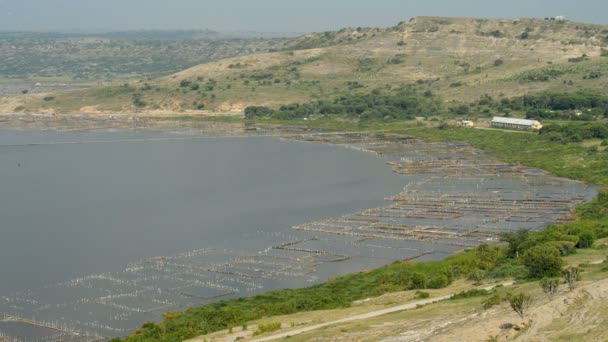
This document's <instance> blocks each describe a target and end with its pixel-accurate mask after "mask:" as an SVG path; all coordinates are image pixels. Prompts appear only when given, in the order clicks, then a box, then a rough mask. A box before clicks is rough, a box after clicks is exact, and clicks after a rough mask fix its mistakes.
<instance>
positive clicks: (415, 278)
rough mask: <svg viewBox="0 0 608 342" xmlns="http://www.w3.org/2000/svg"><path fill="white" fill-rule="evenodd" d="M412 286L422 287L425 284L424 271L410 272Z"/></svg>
mask: <svg viewBox="0 0 608 342" xmlns="http://www.w3.org/2000/svg"><path fill="white" fill-rule="evenodd" d="M411 281H412V287H413V288H415V289H424V288H425V287H426V286H427V283H428V278H427V276H426V274H424V273H418V272H416V273H414V274H412V279H411Z"/></svg>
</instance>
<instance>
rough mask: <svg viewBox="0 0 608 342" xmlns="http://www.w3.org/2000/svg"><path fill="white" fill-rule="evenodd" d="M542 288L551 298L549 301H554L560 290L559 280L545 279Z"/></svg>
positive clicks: (541, 282)
mask: <svg viewBox="0 0 608 342" xmlns="http://www.w3.org/2000/svg"><path fill="white" fill-rule="evenodd" d="M539 285H540V288H541V289H542V290H543V292H544V293H545V294H546V295H547V297H549V300H551V299H553V296H555V294H556V293H557V291H558V290H559V279H556V278H543V279H542V280H541V281H540V283H539Z"/></svg>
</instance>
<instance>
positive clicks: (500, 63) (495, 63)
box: [494, 59, 505, 66]
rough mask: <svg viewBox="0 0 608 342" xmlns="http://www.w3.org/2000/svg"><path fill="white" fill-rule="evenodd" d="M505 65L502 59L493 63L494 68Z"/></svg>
mask: <svg viewBox="0 0 608 342" xmlns="http://www.w3.org/2000/svg"><path fill="white" fill-rule="evenodd" d="M503 64H505V62H504V61H503V60H502V59H497V60H495V61H494V66H501V65H503Z"/></svg>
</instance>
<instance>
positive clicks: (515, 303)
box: [507, 293, 534, 319]
mask: <svg viewBox="0 0 608 342" xmlns="http://www.w3.org/2000/svg"><path fill="white" fill-rule="evenodd" d="M507 301H508V302H509V305H510V306H511V309H513V311H515V313H517V315H518V316H519V317H521V319H525V318H526V312H527V311H528V309H529V308H530V306H532V303H533V302H534V299H533V298H532V296H530V295H527V294H525V293H520V294H518V295H508V296H507Z"/></svg>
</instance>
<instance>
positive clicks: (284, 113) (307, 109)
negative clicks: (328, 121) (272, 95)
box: [245, 90, 441, 120]
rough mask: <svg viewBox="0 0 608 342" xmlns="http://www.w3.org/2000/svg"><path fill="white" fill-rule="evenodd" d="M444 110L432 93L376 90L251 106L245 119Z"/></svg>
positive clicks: (401, 115) (404, 115)
mask: <svg viewBox="0 0 608 342" xmlns="http://www.w3.org/2000/svg"><path fill="white" fill-rule="evenodd" d="M440 109H441V103H440V102H439V101H438V99H437V98H436V97H435V96H433V94H432V93H430V92H426V93H424V94H418V93H417V92H416V91H414V90H405V91H401V92H398V93H397V94H383V93H382V92H381V91H380V90H374V91H372V92H371V93H369V94H365V95H356V94H349V95H344V96H340V97H338V98H336V99H334V100H333V101H327V100H321V101H317V102H313V103H305V104H299V103H293V104H289V105H284V106H281V107H280V108H278V109H272V108H268V107H260V106H252V107H247V108H246V109H245V118H247V119H253V118H258V117H272V118H276V119H283V120H289V119H300V118H307V117H310V116H314V115H318V116H343V117H351V118H359V119H363V120H371V119H384V120H386V119H414V118H415V117H416V116H428V115H431V114H432V113H436V112H438V111H439V110H440Z"/></svg>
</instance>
